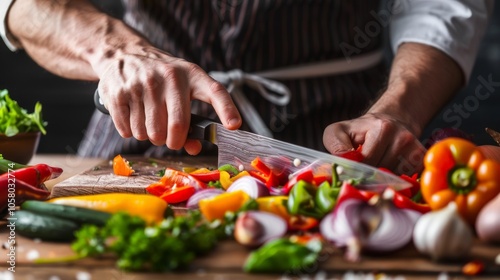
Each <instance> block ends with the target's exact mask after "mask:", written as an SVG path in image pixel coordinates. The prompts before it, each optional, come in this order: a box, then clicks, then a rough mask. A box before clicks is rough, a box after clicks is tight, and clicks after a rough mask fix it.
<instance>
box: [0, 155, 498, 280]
mask: <svg viewBox="0 0 500 280" xmlns="http://www.w3.org/2000/svg"><path fill="white" fill-rule="evenodd" d="M102 162H103V160H102V159H99V158H79V157H76V156H72V155H36V156H35V157H34V158H33V160H32V161H31V163H32V164H33V163H46V164H49V165H54V166H59V167H62V168H63V169H64V173H63V174H62V175H61V176H60V177H59V178H57V179H54V180H51V181H49V182H48V183H47V184H46V185H47V187H48V188H52V187H53V186H54V185H55V184H57V183H58V182H61V181H63V180H65V179H67V178H70V177H72V176H74V175H76V174H79V173H81V172H83V171H85V170H88V169H90V168H92V167H93V166H95V165H97V164H99V163H102ZM7 238H8V229H7V228H6V227H5V226H3V227H2V228H0V242H2V244H4V243H5V242H6V240H7ZM16 243H17V250H16V258H15V261H16V268H15V272H14V273H11V272H9V271H8V270H7V268H9V266H10V265H9V263H8V262H7V261H8V256H7V253H8V251H7V250H6V249H3V251H4V253H2V254H0V266H1V267H2V268H1V269H0V280H1V279H37V280H38V279H50V280H56V279H79V280H80V279H82V280H83V279H110V280H114V279H134V280H139V279H165V278H167V279H168V278H173V279H198V278H208V279H254V278H259V279H291V278H294V277H291V276H290V275H287V274H283V275H281V274H277V275H260V274H259V275H251V274H245V273H243V272H242V266H243V263H244V261H245V259H246V257H247V255H248V253H249V251H247V250H246V249H243V248H242V247H241V246H239V245H238V244H236V243H235V242H232V241H224V242H221V243H220V244H219V245H218V246H217V248H216V249H215V250H214V252H213V253H211V254H209V255H208V256H205V257H202V258H199V259H197V260H196V261H195V262H194V263H193V265H192V268H191V270H190V271H188V272H183V273H175V274H152V273H125V272H122V271H119V270H117V269H116V268H115V267H114V260H113V259H98V260H96V259H85V260H79V261H76V262H69V263H54V264H43V265H42V264H34V263H33V261H32V257H33V256H34V255H36V256H40V257H64V256H71V255H72V252H71V249H70V248H69V246H68V245H67V244H58V243H48V242H36V241H33V240H29V239H26V238H23V237H20V236H16ZM499 254H500V246H492V245H487V244H482V243H480V242H479V241H476V244H475V246H474V247H473V250H472V253H471V256H470V257H469V258H468V259H467V260H464V261H461V262H455V263H434V262H432V261H431V260H430V259H428V258H427V257H425V256H422V255H421V254H419V253H418V252H417V251H416V250H415V248H413V247H412V246H408V247H407V248H404V249H402V250H400V251H398V252H394V253H391V254H385V255H364V256H363V259H362V260H361V262H359V263H350V262H347V261H345V260H344V259H343V255H342V252H341V251H340V250H339V249H335V248H328V249H327V250H326V251H325V252H324V253H323V254H322V255H321V256H320V258H319V260H318V263H317V267H316V268H317V269H314V270H312V269H313V268H304V270H303V271H302V272H303V273H304V275H305V278H304V277H303V278H304V279H342V278H344V279H375V278H370V277H377V278H376V279H394V278H395V277H399V278H395V279H409V280H413V279H450V280H451V279H500V265H495V262H494V259H495V257H496V256H497V255H499ZM469 260H481V261H482V262H484V263H485V264H486V270H485V273H483V274H482V275H480V276H476V277H472V278H470V277H466V276H464V275H462V274H461V269H462V266H463V264H464V263H466V262H467V261H469ZM310 271H314V272H313V273H309V272H310ZM12 276H13V277H14V278H9V277H12ZM349 276H351V278H349ZM383 277H388V278H383ZM389 277H390V278H389Z"/></svg>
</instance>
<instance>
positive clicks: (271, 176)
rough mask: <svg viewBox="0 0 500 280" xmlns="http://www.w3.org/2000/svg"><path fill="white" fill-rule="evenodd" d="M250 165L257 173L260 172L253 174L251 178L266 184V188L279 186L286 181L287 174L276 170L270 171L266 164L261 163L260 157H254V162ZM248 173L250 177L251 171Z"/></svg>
mask: <svg viewBox="0 0 500 280" xmlns="http://www.w3.org/2000/svg"><path fill="white" fill-rule="evenodd" d="M250 165H251V166H252V167H253V168H255V169H256V170H257V171H258V172H260V173H256V174H254V175H253V176H254V177H257V178H258V179H260V180H262V181H263V182H264V183H266V186H267V187H268V188H271V187H278V186H281V185H282V184H285V183H286V182H287V181H288V174H289V173H288V172H286V171H280V172H277V171H276V170H272V169H271V168H270V167H269V166H267V164H266V163H264V162H263V161H262V159H261V158H260V157H256V158H255V159H254V160H252V162H251V163H250ZM249 173H250V175H252V172H251V171H249ZM254 173H255V172H254Z"/></svg>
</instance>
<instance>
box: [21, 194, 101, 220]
mask: <svg viewBox="0 0 500 280" xmlns="http://www.w3.org/2000/svg"><path fill="white" fill-rule="evenodd" d="M21 209H22V210H27V211H30V212H33V213H38V214H42V215H46V216H51V217H57V218H62V219H66V220H70V221H72V222H75V223H77V224H79V225H82V224H93V225H98V226H103V225H105V224H106V222H107V221H108V220H109V218H110V217H111V214H110V213H106V212H102V211H97V210H93V209H88V208H82V207H75V206H69V205H61V204H55V203H50V202H43V201H37V200H28V201H25V202H23V203H22V204H21Z"/></svg>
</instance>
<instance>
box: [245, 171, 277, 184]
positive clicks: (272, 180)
mask: <svg viewBox="0 0 500 280" xmlns="http://www.w3.org/2000/svg"><path fill="white" fill-rule="evenodd" d="M248 173H249V174H250V176H252V177H254V178H256V179H259V180H260V181H262V182H263V183H264V184H265V185H266V187H268V188H272V187H278V186H279V178H278V176H276V175H275V174H274V173H273V172H270V173H269V174H264V173H263V172H261V171H258V170H249V171H248Z"/></svg>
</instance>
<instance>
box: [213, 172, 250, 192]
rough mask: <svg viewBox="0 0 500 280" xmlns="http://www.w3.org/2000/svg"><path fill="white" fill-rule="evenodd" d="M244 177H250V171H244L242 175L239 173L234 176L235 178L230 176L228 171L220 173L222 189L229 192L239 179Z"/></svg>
mask: <svg viewBox="0 0 500 280" xmlns="http://www.w3.org/2000/svg"><path fill="white" fill-rule="evenodd" d="M243 176H250V173H248V171H242V172H240V173H238V174H237V175H234V176H233V177H231V174H229V172H227V171H221V172H220V179H219V180H220V184H221V185H222V187H223V188H224V189H225V190H227V189H228V188H229V187H230V186H231V184H232V183H233V182H234V181H236V180H238V179H239V178H241V177H243Z"/></svg>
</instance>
